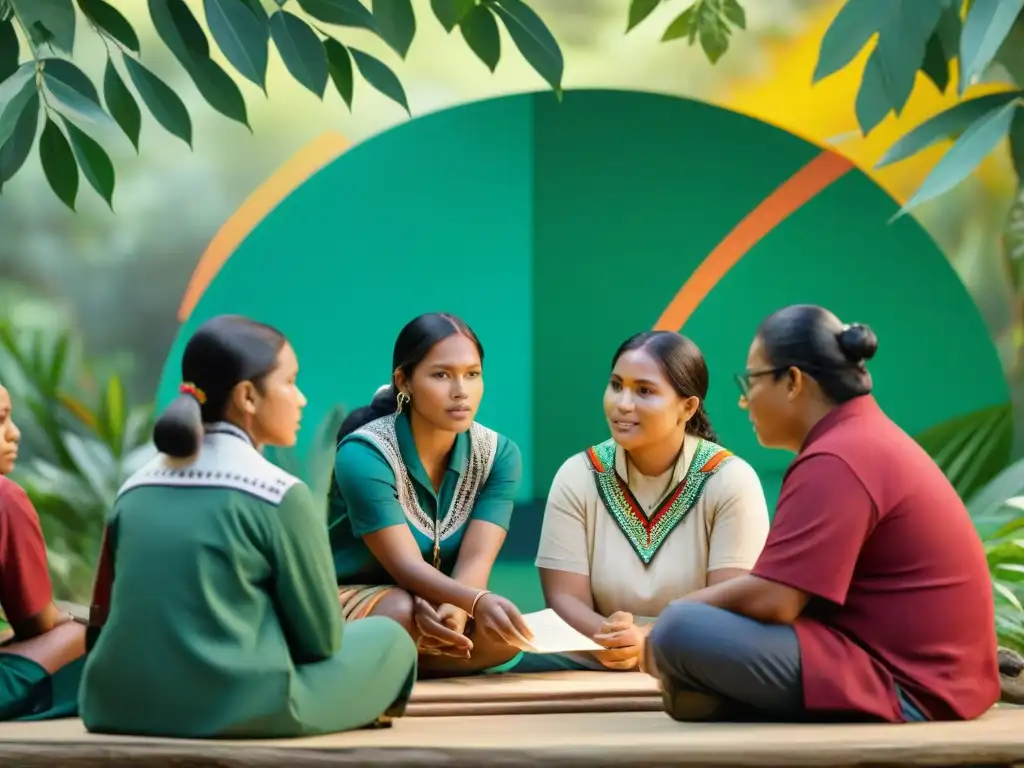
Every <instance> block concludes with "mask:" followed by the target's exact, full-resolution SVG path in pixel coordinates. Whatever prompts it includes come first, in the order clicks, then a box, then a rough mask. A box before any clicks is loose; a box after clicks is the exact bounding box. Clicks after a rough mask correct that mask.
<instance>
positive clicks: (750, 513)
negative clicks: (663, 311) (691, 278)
mask: <svg viewBox="0 0 1024 768" xmlns="http://www.w3.org/2000/svg"><path fill="white" fill-rule="evenodd" d="M707 390H708V371H707V365H706V363H705V362H704V358H703V356H702V355H701V353H700V350H699V349H698V348H697V346H696V345H695V344H694V343H693V342H692V341H690V340H689V339H687V338H686V337H684V336H681V335H679V334H677V333H671V332H666V331H653V332H648V333H642V334H638V335H636V336H634V337H632V338H630V339H628V340H627V341H626V342H625V343H624V344H623V345H622V346H621V347H620V348H619V350H618V351H617V352H616V354H615V357H614V359H613V362H612V373H611V377H610V379H609V382H608V386H607V389H606V392H605V397H604V408H605V416H606V417H607V419H608V424H609V427H610V428H611V431H612V438H611V439H610V440H607V441H606V442H604V443H601V444H599V445H596V446H593V447H591V448H589V449H587V450H586V451H583V452H582V453H578V454H576V455H574V456H572V457H570V458H569V459H568V460H567V461H566V462H565V463H564V464H563V465H562V467H561V469H559V471H558V473H557V474H556V475H555V479H554V482H553V484H552V487H551V491H550V494H549V496H548V502H547V508H546V509H545V513H544V524H543V528H542V532H541V539H540V547H539V551H538V554H537V567H538V568H539V569H540V576H541V584H542V585H543V588H544V596H545V599H546V601H547V604H548V606H549V607H551V608H553V609H554V610H555V611H556V612H557V613H558V614H559V615H560V616H561V617H562V618H563V619H564V620H565V621H566V622H568V623H569V624H570V625H572V626H573V627H575V628H576V629H577V630H578V631H580V632H582V633H583V634H584V635H587V636H588V637H593V638H594V639H595V641H596V642H598V643H599V644H600V645H603V646H604V647H606V648H608V649H609V650H607V651H604V652H601V653H596V654H593V655H590V654H582V655H581V654H573V655H572V656H571V657H569V658H568V659H565V661H566V662H568V663H567V665H568V666H570V667H572V666H582V667H584V668H598V669H601V668H610V669H634V668H636V667H637V665H638V654H639V650H640V646H641V645H642V639H643V636H644V635H645V633H646V631H647V628H649V625H650V623H651V622H653V620H654V619H655V618H657V616H658V615H659V614H660V613H661V611H662V610H664V608H665V607H666V606H667V605H668V604H669V603H670V602H672V601H673V600H675V599H676V598H679V597H682V596H684V595H686V594H688V593H689V592H693V591H696V590H698V589H701V588H703V587H705V586H708V585H710V584H715V583H719V582H721V581H725V580H727V579H730V578H733V577H735V576H739V575H741V574H743V573H745V572H747V571H749V570H750V569H751V568H752V567H753V566H754V563H755V562H756V561H757V558H758V556H759V555H760V553H761V549H762V547H763V546H764V543H765V540H766V539H767V536H768V526H769V521H768V509H767V505H766V503H765V498H764V492H763V490H762V488H761V483H760V481H759V480H758V477H757V475H756V473H755V472H754V470H753V469H752V468H751V467H750V465H749V464H747V463H746V462H744V461H743V460H742V459H740V458H739V457H737V456H734V455H733V454H732V453H730V452H729V451H727V450H726V449H724V448H722V447H721V446H719V445H718V444H717V443H716V442H715V439H716V438H715V434H714V431H713V430H712V428H711V424H710V422H709V420H708V416H707V413H706V412H705V409H704V398H705V397H706V395H707Z"/></svg>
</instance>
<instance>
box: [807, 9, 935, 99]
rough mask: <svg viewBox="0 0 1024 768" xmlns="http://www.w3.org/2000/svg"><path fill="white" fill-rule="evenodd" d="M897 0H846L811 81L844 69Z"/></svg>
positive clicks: (824, 44) (826, 37) (825, 40)
mask: <svg viewBox="0 0 1024 768" xmlns="http://www.w3.org/2000/svg"><path fill="white" fill-rule="evenodd" d="M893 2H895V0H846V2H845V3H843V5H842V7H841V8H840V9H839V13H837V14H836V17H835V18H834V19H833V20H832V23H831V24H829V27H828V29H827V30H826V31H825V36H824V37H823V38H822V40H821V49H820V51H819V52H818V63H817V64H816V65H815V67H814V76H813V78H812V82H815V83H816V82H818V81H819V80H822V79H824V78H826V77H828V76H829V75H832V74H834V73H836V72H838V71H839V70H841V69H843V68H844V67H845V66H846V65H847V64H849V63H850V62H851V61H853V59H854V57H856V56H857V54H858V53H860V52H861V50H863V48H864V46H865V45H867V44H868V41H869V40H870V39H871V37H872V36H873V35H874V34H875V33H876V32H878V30H879V28H880V26H881V21H882V20H884V19H887V18H888V17H889V13H890V11H891V9H892V6H891V4H892V3H893ZM929 2H930V0H929Z"/></svg>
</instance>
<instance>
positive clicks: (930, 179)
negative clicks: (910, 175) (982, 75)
mask: <svg viewBox="0 0 1024 768" xmlns="http://www.w3.org/2000/svg"><path fill="white" fill-rule="evenodd" d="M1017 109H1018V105H1017V104H1015V103H1012V102H1011V103H1010V104H1007V105H1006V106H1005V107H1003V108H1002V109H998V110H995V111H993V112H990V113H988V114H987V115H985V116H984V117H982V118H980V119H978V120H976V121H975V122H973V123H971V125H970V126H969V127H968V128H967V130H966V131H964V132H963V134H961V136H960V138H959V139H957V140H956V143H955V144H953V146H952V147H951V148H950V150H949V151H948V152H947V153H946V154H945V155H944V156H943V158H942V159H941V160H939V162H938V163H937V164H936V165H935V167H934V168H932V171H931V173H929V174H928V176H927V177H925V180H924V181H923V182H922V183H921V187H920V188H919V189H918V190H917V192H915V193H914V196H913V197H912V198H910V200H908V201H907V203H906V204H905V205H904V206H903V207H902V208H901V209H900V210H899V211H898V213H897V214H896V215H897V216H902V215H903V214H904V213H906V212H907V211H909V210H910V209H911V208H913V207H915V206H917V205H920V204H921V203H923V202H926V201H928V200H931V199H932V198H935V197H938V196H939V195H941V194H942V193H943V192H947V191H949V190H950V189H952V188H953V187H955V186H956V185H957V184H959V183H960V182H961V181H963V180H964V179H966V178H967V177H968V176H970V175H971V172H972V171H973V170H974V169H975V168H977V167H978V164H979V163H981V161H982V160H984V159H985V156H986V155H988V153H989V152H991V151H992V150H993V149H995V147H996V145H997V144H999V142H1000V141H1001V140H1002V139H1003V138H1005V137H1006V135H1007V134H1008V133H1009V131H1010V126H1011V125H1012V124H1013V118H1014V113H1015V112H1016V111H1017Z"/></svg>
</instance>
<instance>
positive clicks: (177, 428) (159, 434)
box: [153, 384, 205, 459]
mask: <svg viewBox="0 0 1024 768" xmlns="http://www.w3.org/2000/svg"><path fill="white" fill-rule="evenodd" d="M181 390H182V392H181V394H180V395H178V396H177V397H176V398H175V399H174V400H173V401H171V404H170V405H168V406H167V408H165V409H164V412H163V413H162V414H160V418H159V419H157V420H156V424H154V425H153V444H154V445H155V446H156V449H157V450H158V451H160V452H161V453H165V454H167V455H168V456H173V457H174V458H176V459H186V458H188V457H190V456H195V455H196V453H198V452H199V445H200V444H201V443H202V440H203V412H202V401H203V400H204V399H205V396H204V395H203V393H202V392H201V391H200V390H199V389H197V388H196V387H195V386H194V385H188V384H183V385H182V387H181Z"/></svg>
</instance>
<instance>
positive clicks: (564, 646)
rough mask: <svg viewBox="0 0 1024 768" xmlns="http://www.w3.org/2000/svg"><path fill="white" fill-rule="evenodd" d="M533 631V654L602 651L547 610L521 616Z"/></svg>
mask: <svg viewBox="0 0 1024 768" xmlns="http://www.w3.org/2000/svg"><path fill="white" fill-rule="evenodd" d="M523 618H524V619H526V624H527V626H529V627H530V629H531V630H532V631H533V647H532V648H531V649H530V650H531V652H533V653H572V652H574V651H601V650H604V649H603V648H602V647H601V646H600V645H598V644H597V643H595V642H594V641H593V640H591V639H590V638H589V637H587V636H586V635H583V634H580V633H579V632H577V631H576V630H575V629H573V628H572V627H570V626H569V625H568V624H566V623H565V621H564V620H563V619H562V617H561V616H559V615H558V614H557V613H555V612H554V611H553V610H551V609H550V608H548V609H547V610H544V611H537V612H536V613H527V614H524V615H523Z"/></svg>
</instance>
